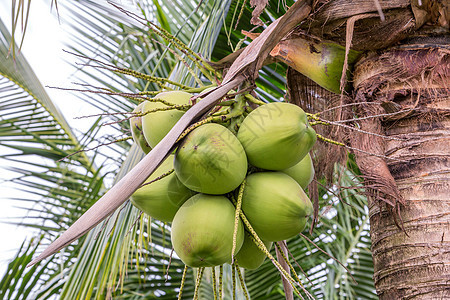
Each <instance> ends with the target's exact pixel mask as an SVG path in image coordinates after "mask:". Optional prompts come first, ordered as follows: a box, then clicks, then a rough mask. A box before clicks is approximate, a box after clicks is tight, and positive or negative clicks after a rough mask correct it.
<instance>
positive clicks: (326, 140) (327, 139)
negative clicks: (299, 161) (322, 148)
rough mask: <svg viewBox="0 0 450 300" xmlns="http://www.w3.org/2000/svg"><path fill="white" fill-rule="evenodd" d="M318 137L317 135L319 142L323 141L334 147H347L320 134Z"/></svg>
mask: <svg viewBox="0 0 450 300" xmlns="http://www.w3.org/2000/svg"><path fill="white" fill-rule="evenodd" d="M316 135H317V138H318V139H319V140H321V141H324V142H326V143H330V144H333V145H337V146H343V147H345V144H343V143H341V142H337V141H334V140H332V139H329V138H326V137H324V136H323V135H320V134H318V133H317V134H316Z"/></svg>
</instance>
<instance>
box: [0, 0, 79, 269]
mask: <svg viewBox="0 0 450 300" xmlns="http://www.w3.org/2000/svg"><path fill="white" fill-rule="evenodd" d="M25 2H28V1H25ZM31 2H32V7H31V11H30V17H29V23H28V29H27V32H26V35H25V42H24V44H23V48H22V52H23V53H24V55H25V57H26V58H27V60H28V62H29V63H30V64H31V66H32V68H33V70H34V72H35V73H36V74H37V76H38V78H39V79H40V80H41V83H42V85H43V86H44V87H45V86H58V87H67V86H70V85H71V84H70V83H71V81H72V80H71V79H70V78H69V77H70V75H71V74H72V72H73V71H74V70H73V67H72V66H70V65H69V64H68V63H66V62H65V61H64V59H65V60H66V61H74V60H75V59H74V58H73V56H70V55H69V54H67V53H64V52H63V49H64V40H65V39H66V38H67V34H66V33H65V32H64V29H63V28H64V26H63V25H64V24H60V23H59V22H58V19H57V17H56V13H55V11H54V10H53V11H51V9H50V2H51V1H50V0H33V1H31ZM10 5H11V0H0V18H1V19H2V21H3V23H5V24H6V25H7V27H8V29H9V30H11V9H10ZM66 26H67V25H66ZM0 59H2V58H0ZM46 90H47V92H48V94H49V95H50V97H51V99H52V100H53V101H55V102H56V104H57V106H58V107H59V108H60V110H61V111H62V112H63V114H64V115H65V116H66V119H67V121H68V122H69V123H70V124H74V123H75V122H77V120H74V119H73V118H74V117H76V116H82V115H86V114H87V113H86V105H85V104H83V103H82V102H81V101H80V100H78V99H77V98H76V97H75V96H73V95H71V94H70V93H68V92H65V91H60V90H56V89H49V88H46ZM78 122H80V121H78ZM76 124H77V125H76V126H77V128H78V129H81V130H82V128H83V127H87V126H88V124H86V123H84V124H82V123H76ZM0 151H2V149H1V148H0ZM3 151H4V150H3ZM0 155H1V153H0ZM1 172H4V171H3V170H2V171H1ZM4 174H7V173H3V174H2V175H1V176H0V178H4ZM17 195H18V193H17V191H15V190H12V189H10V188H8V187H7V184H5V183H1V182H0V238H1V241H2V242H0V277H1V276H3V274H4V272H5V270H6V267H7V263H8V259H10V258H11V257H13V255H14V254H15V253H16V251H17V249H18V247H19V246H20V245H21V243H22V242H23V241H24V239H25V238H26V237H27V236H29V237H31V236H32V233H31V231H30V230H27V229H24V228H21V227H17V226H13V225H8V224H4V223H3V222H5V220H6V218H8V217H15V216H22V215H23V214H24V211H23V210H18V209H16V208H14V205H17V204H19V203H13V202H12V201H10V200H8V199H7V198H8V197H17Z"/></svg>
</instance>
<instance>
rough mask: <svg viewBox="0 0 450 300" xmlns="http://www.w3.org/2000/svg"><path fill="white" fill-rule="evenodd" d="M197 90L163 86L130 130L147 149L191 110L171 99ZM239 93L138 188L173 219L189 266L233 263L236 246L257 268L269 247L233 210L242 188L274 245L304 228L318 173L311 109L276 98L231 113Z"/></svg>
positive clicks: (157, 212)
mask: <svg viewBox="0 0 450 300" xmlns="http://www.w3.org/2000/svg"><path fill="white" fill-rule="evenodd" d="M192 96H193V95H192V94H190V93H186V92H183V91H170V92H162V93H160V94H158V95H157V96H155V98H154V100H155V99H156V100H157V101H145V102H143V103H141V104H140V105H139V106H137V107H136V109H135V110H134V112H135V113H136V115H135V117H133V118H131V119H130V125H131V131H132V135H133V139H134V141H135V142H136V143H137V144H138V145H139V146H140V147H141V149H142V150H143V151H144V152H145V153H148V152H149V151H150V150H151V149H152V148H153V147H155V146H156V144H158V142H159V141H161V140H162V138H163V137H164V136H165V135H166V134H167V133H168V132H169V131H170V129H171V128H172V127H173V126H174V125H175V123H176V122H177V121H178V120H179V119H180V118H181V116H182V115H183V114H184V111H183V110H178V109H171V107H170V106H171V105H172V106H173V105H175V106H178V107H182V106H183V105H188V104H189V103H190V99H191V97H192ZM240 99H241V100H239V101H238V102H241V103H234V104H232V105H231V106H230V107H228V110H225V113H224V112H223V111H222V110H220V111H219V114H221V115H222V116H224V115H226V113H227V112H228V115H229V116H233V118H219V120H230V119H231V121H229V122H224V123H223V124H217V123H206V124H203V125H200V126H198V127H196V128H195V129H193V130H192V131H190V132H189V134H188V135H187V136H186V137H185V138H184V139H183V140H181V142H180V143H179V145H178V147H177V149H176V151H175V153H174V154H171V155H170V156H169V157H168V158H167V159H166V160H165V161H164V162H163V163H162V164H161V165H160V167H159V168H158V169H157V170H156V171H155V172H154V173H153V175H152V176H150V177H149V178H148V179H147V181H146V183H145V184H144V185H143V186H142V187H141V188H139V189H138V190H137V191H136V192H135V193H134V194H133V195H132V198H131V201H132V203H133V204H134V205H135V206H136V207H138V208H139V209H140V210H142V211H143V212H145V213H146V214H148V215H149V216H151V217H153V218H155V219H158V220H160V221H163V222H172V230H171V239H172V244H173V248H174V250H175V252H176V254H177V255H178V256H179V257H180V258H181V260H182V261H183V262H184V263H185V264H186V265H188V266H190V267H212V266H217V265H222V264H224V263H230V262H231V260H232V252H233V251H234V252H233V253H236V255H235V257H234V258H235V259H236V260H237V263H238V265H239V266H240V267H243V268H246V269H256V268H258V267H259V266H260V265H261V264H262V263H263V261H264V259H265V254H264V253H263V252H262V251H261V250H260V249H259V248H258V246H257V245H256V244H255V242H254V239H253V238H252V236H251V234H250V233H249V232H248V231H247V229H246V228H244V225H243V223H242V221H241V220H240V219H237V218H236V208H235V203H236V199H237V198H239V197H240V199H239V200H241V202H240V203H241V209H242V212H243V214H244V215H245V216H246V218H247V219H248V221H249V223H250V224H251V226H252V228H253V229H254V231H255V232H256V233H257V235H258V236H259V238H260V239H261V240H262V241H263V243H264V244H265V246H266V248H267V249H270V247H271V245H272V242H275V241H281V240H286V239H290V238H292V237H294V236H296V235H297V234H299V233H300V232H301V231H302V230H303V229H304V228H305V226H306V221H307V218H308V217H309V215H310V214H311V213H312V210H313V209H312V204H311V201H310V200H309V198H308V196H307V195H306V194H305V192H304V189H305V188H306V186H307V185H308V184H309V183H310V182H311V180H312V177H313V175H314V169H313V165H312V161H311V157H310V155H309V151H310V150H311V148H312V146H313V145H314V143H315V142H316V133H315V131H314V130H313V129H312V127H311V126H310V125H309V124H308V120H307V116H306V114H305V112H304V111H303V110H302V109H301V108H300V107H298V106H296V105H293V104H288V103H283V102H277V103H269V104H265V105H261V106H259V107H257V108H256V109H254V110H252V111H251V112H248V110H242V109H241V110H239V113H238V114H236V113H235V111H236V109H237V108H236V109H235V111H234V113H233V109H234V107H239V108H242V107H243V106H242V102H244V104H245V100H242V99H243V98H240ZM246 108H248V107H246ZM221 111H222V112H221ZM233 120H234V121H233ZM236 120H237V121H236ZM227 125H228V128H230V129H231V130H230V129H228V128H227ZM231 127H233V128H231ZM233 131H234V133H233ZM244 180H245V185H244V186H243V190H242V189H241V193H238V190H239V187H240V186H241V184H242V183H243V182H244ZM238 194H239V195H238ZM236 226H237V228H235V227H236ZM233 240H234V242H233Z"/></svg>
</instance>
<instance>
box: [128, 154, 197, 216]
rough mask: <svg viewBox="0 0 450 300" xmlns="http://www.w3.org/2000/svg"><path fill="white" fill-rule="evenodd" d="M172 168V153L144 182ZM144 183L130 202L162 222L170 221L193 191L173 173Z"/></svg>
mask: <svg viewBox="0 0 450 300" xmlns="http://www.w3.org/2000/svg"><path fill="white" fill-rule="evenodd" d="M172 169H173V155H171V156H169V157H168V158H167V159H166V160H165V161H164V162H163V163H162V164H161V166H159V167H158V169H156V171H155V172H154V173H153V174H152V175H151V176H150V177H149V178H148V179H147V180H146V181H145V183H149V182H150V181H152V180H154V179H156V178H158V177H159V176H161V175H163V174H165V173H167V172H169V171H170V170H172ZM145 183H144V186H142V187H141V188H139V189H137V190H136V191H135V192H134V194H133V195H132V196H131V203H133V204H134V205H135V206H136V207H137V208H139V209H140V210H142V211H143V212H145V213H146V214H147V215H149V216H151V217H153V218H155V219H157V220H160V221H163V222H171V221H172V220H173V217H174V216H175V213H176V212H177V211H178V209H179V208H180V206H181V205H182V204H183V203H184V202H185V201H186V200H188V199H189V198H190V197H191V196H192V195H194V192H192V191H191V190H189V189H188V188H187V187H185V186H184V185H183V184H182V183H181V182H180V180H178V178H177V176H176V175H175V173H172V174H170V175H168V176H166V177H164V178H162V179H159V180H158V181H155V182H152V183H150V184H147V185H145Z"/></svg>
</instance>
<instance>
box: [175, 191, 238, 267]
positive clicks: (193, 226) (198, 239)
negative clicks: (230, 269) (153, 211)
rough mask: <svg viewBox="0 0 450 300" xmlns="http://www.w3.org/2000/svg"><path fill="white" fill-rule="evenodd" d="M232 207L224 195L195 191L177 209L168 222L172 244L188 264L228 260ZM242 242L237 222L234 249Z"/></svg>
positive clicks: (232, 228)
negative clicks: (171, 221)
mask: <svg viewBox="0 0 450 300" xmlns="http://www.w3.org/2000/svg"><path fill="white" fill-rule="evenodd" d="M234 215H235V208H234V206H233V204H231V202H230V201H229V200H228V199H227V198H226V197H224V196H214V195H205V194H197V195H195V196H193V197H191V198H190V199H189V200H187V201H186V202H185V203H184V204H183V205H182V206H181V207H180V209H179V210H178V212H177V213H176V215H175V218H174V219H173V223H172V231H171V238H172V245H173V248H174V250H175V253H176V254H177V255H178V256H179V257H180V258H181V260H182V261H183V262H184V263H185V264H186V265H188V266H190V267H193V268H197V267H212V266H218V265H222V264H224V263H227V262H228V263H229V262H230V261H231V251H232V248H233V233H234V221H235V219H234ZM243 242H244V227H243V225H242V222H241V221H240V220H239V222H238V230H237V235H236V252H238V251H239V250H240V249H241V246H242V243H243Z"/></svg>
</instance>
